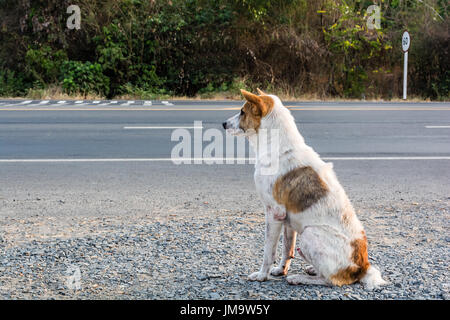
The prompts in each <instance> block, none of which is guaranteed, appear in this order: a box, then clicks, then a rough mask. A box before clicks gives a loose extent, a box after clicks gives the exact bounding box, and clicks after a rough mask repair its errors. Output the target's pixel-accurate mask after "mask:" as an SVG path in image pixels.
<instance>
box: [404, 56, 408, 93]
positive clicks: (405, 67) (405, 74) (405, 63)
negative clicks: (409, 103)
mask: <svg viewBox="0 0 450 320" xmlns="http://www.w3.org/2000/svg"><path fill="white" fill-rule="evenodd" d="M407 75H408V51H406V52H405V58H404V64H403V100H406V88H407V79H406V78H407Z"/></svg>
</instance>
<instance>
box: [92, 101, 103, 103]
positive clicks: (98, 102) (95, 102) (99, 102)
mask: <svg viewBox="0 0 450 320" xmlns="http://www.w3.org/2000/svg"><path fill="white" fill-rule="evenodd" d="M100 102H101V101H92V103H93V104H99V103H100Z"/></svg>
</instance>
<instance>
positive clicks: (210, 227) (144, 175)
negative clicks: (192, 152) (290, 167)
mask: <svg viewBox="0 0 450 320" xmlns="http://www.w3.org/2000/svg"><path fill="white" fill-rule="evenodd" d="M241 104H242V102H239V101H238V102H220V101H219V102H205V101H201V102H198V101H196V102H193V101H187V102H185V101H170V102H168V101H167V102H161V101H158V102H156V101H152V102H151V105H150V103H149V102H148V103H147V104H146V105H144V102H143V101H139V102H127V101H118V102H117V103H111V102H107V101H98V102H93V101H92V102H84V101H79V103H75V102H62V103H59V101H54V102H53V101H49V102H45V101H44V102H41V101H13V102H12V101H0V299H12V298H13V299H17V298H18V299H23V298H31V299H42V298H50V299H52V298H54V299H65V298H80V299H92V298H104V299H111V298H115V299H117V298H119V299H120V298H127V299H449V298H450V292H449V289H450V281H449V272H448V271H449V270H448V265H449V264H450V260H449V255H448V248H449V243H450V237H448V230H449V227H450V226H449V223H448V221H450V220H449V218H450V212H449V207H450V104H449V103H364V102H361V103H356V102H355V103H347V102H345V103H344V102H339V103H319V102H314V103H311V102H288V103H285V104H286V105H288V106H291V110H292V112H293V115H294V117H295V118H296V121H297V125H298V127H299V129H300V131H301V132H302V134H303V136H304V137H305V139H306V141H307V143H308V144H309V145H311V146H312V147H313V148H314V149H315V150H316V151H318V152H319V153H320V155H321V156H322V157H324V158H327V159H328V160H329V161H332V162H333V163H334V167H335V171H336V173H337V176H338V178H339V180H340V182H341V183H342V185H343V186H344V188H345V190H346V191H347V193H348V195H349V198H350V199H351V201H352V203H353V204H354V206H355V209H356V211H357V213H358V215H359V217H360V219H361V221H362V222H363V224H364V226H365V229H366V233H367V237H368V240H369V257H370V260H371V263H374V264H375V265H377V266H378V267H379V268H380V270H381V271H382V273H383V275H384V277H385V278H386V279H388V280H389V281H390V282H391V285H390V286H388V287H386V288H383V289H381V290H377V291H374V292H366V291H365V290H364V289H363V288H362V287H361V286H359V285H354V286H349V287H343V288H325V287H314V286H304V287H292V286H289V285H287V284H286V282H285V281H276V280H275V279H271V280H270V281H268V282H266V283H263V284H260V283H252V282H248V281H247V280H246V276H247V274H249V273H251V272H253V271H255V270H256V269H257V268H258V265H259V263H260V262H261V258H262V243H263V238H264V232H263V230H264V227H263V225H264V216H263V213H262V208H261V205H260V202H259V200H258V198H257V196H256V192H255V188H254V182H253V177H252V176H253V166H252V165H250V164H248V163H246V164H229V165H220V164H213V165H208V164H205V163H202V164H198V165H195V164H192V165H187V164H184V165H175V164H173V163H172V162H171V159H170V155H171V150H172V148H173V147H174V146H175V145H176V144H177V143H178V142H177V141H171V134H172V132H173V130H175V129H174V128H175V127H193V126H194V121H202V126H203V133H206V132H207V131H208V129H211V128H216V129H217V130H218V131H219V132H223V129H222V128H221V123H222V122H223V120H224V119H226V118H228V117H229V116H231V115H233V114H235V113H236V112H238V110H239V108H240V106H241ZM137 127H140V128H137ZM143 127H144V128H143ZM150 127H151V128H150ZM155 127H159V128H155ZM161 127H164V128H161ZM167 127H170V128H167ZM186 130H187V132H193V131H194V130H193V129H190V128H188V129H186ZM224 139H225V138H224ZM208 144H209V142H204V143H203V147H206V146H207V145H208ZM73 265H75V266H77V267H79V268H80V269H81V280H82V283H81V289H80V290H73V289H71V288H68V286H67V284H66V280H67V270H69V267H70V266H73ZM303 267H304V264H303V263H302V262H301V261H300V260H299V259H296V260H295V261H294V262H293V265H292V272H293V273H296V272H297V273H298V272H302V268H303Z"/></svg>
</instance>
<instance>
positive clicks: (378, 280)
mask: <svg viewBox="0 0 450 320" xmlns="http://www.w3.org/2000/svg"><path fill="white" fill-rule="evenodd" d="M359 282H361V283H362V285H363V286H364V288H366V289H368V290H373V289H375V288H378V287H381V286H385V285H388V284H389V282H387V281H386V280H384V279H383V278H382V277H381V272H380V270H378V269H377V268H375V267H374V266H372V265H371V266H370V267H369V269H367V272H366V274H365V275H364V277H362V278H361V280H359Z"/></svg>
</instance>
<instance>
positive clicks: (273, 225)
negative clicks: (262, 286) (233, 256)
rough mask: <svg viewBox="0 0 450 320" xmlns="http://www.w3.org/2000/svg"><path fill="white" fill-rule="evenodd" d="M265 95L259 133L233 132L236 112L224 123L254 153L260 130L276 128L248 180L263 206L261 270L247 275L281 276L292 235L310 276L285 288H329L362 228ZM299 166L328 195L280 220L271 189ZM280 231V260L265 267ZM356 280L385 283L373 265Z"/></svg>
mask: <svg viewBox="0 0 450 320" xmlns="http://www.w3.org/2000/svg"><path fill="white" fill-rule="evenodd" d="M269 96H270V97H271V98H272V99H273V101H274V106H273V108H272V110H271V111H270V112H269V113H268V114H267V115H266V116H264V117H263V118H262V119H261V124H260V128H259V130H257V131H251V132H243V130H242V129H240V128H239V118H240V114H237V115H235V116H234V117H232V118H230V119H228V120H227V122H226V124H227V128H228V129H227V131H228V132H229V133H230V134H233V135H245V136H247V138H248V140H249V142H250V145H251V146H252V147H253V148H254V149H257V145H258V141H259V139H260V138H261V137H260V134H261V132H264V129H266V130H271V129H278V130H279V141H280V144H279V147H278V150H276V149H277V148H271V147H267V148H264V152H256V163H255V175H254V178H255V184H256V189H257V192H258V194H259V196H260V198H261V200H262V203H263V205H264V211H265V216H266V235H265V245H264V259H263V263H262V266H261V269H260V270H259V271H258V272H254V273H252V274H250V275H249V280H252V281H255V280H256V281H265V280H267V278H268V275H269V272H270V273H271V274H272V275H274V276H279V275H285V274H287V272H288V269H289V265H290V262H291V258H293V255H294V246H295V243H296V237H297V238H298V246H299V252H300V255H301V256H302V258H303V259H304V260H305V261H306V262H307V263H309V264H311V265H312V266H313V268H310V269H309V270H308V271H307V272H308V273H309V274H310V275H293V276H289V277H287V281H288V282H289V283H291V284H320V285H330V284H331V281H330V277H331V276H333V275H334V274H336V273H337V272H338V271H339V270H341V269H343V268H346V267H348V266H349V265H352V263H353V262H352V260H351V254H352V248H351V245H350V243H351V241H352V240H354V239H358V238H361V234H362V232H363V231H364V229H363V226H362V224H361V223H360V221H359V219H358V218H357V216H356V214H355V212H354V209H353V207H352V205H351V203H350V201H349V199H348V198H347V195H346V193H345V191H344V189H343V188H342V186H341V185H340V183H339V182H338V180H337V178H336V176H335V173H334V171H333V165H332V164H331V163H325V162H324V161H322V160H321V159H320V157H319V155H318V154H317V153H316V152H315V151H314V150H313V149H312V148H311V147H309V146H307V145H306V144H305V141H304V138H303V137H302V135H301V134H300V132H299V131H298V129H297V126H296V124H295V121H294V118H293V116H292V115H291V113H290V111H289V110H288V109H287V108H286V107H284V106H283V104H282V102H281V101H280V99H279V98H278V97H276V96H274V95H269ZM271 143H273V141H271V139H270V134H269V135H268V138H267V144H271ZM272 149H274V150H272ZM273 152H277V154H273ZM274 159H276V161H278V163H277V164H276V172H275V173H274V174H270V175H267V174H264V173H263V170H264V169H265V168H267V167H270V166H272V164H273V160H274ZM305 166H310V167H311V168H312V169H314V171H315V172H317V174H318V175H319V177H320V178H321V179H322V180H323V181H324V182H325V183H326V185H327V187H328V190H329V192H327V194H326V196H324V197H323V198H321V199H320V200H319V201H318V202H316V203H315V204H313V205H312V206H311V207H309V208H307V209H306V210H304V211H302V212H301V213H291V212H286V219H284V220H281V221H280V219H277V216H279V213H280V211H283V210H284V211H285V208H284V207H283V206H280V205H279V204H278V203H277V202H276V201H275V199H274V197H273V195H272V188H273V185H274V183H275V181H276V180H277V178H278V177H280V176H282V175H284V174H286V173H287V172H289V171H291V170H293V169H295V168H298V167H305ZM343 212H346V219H343V217H342V214H343ZM282 228H283V229H284V236H283V252H282V259H281V261H280V263H279V265H278V266H277V267H274V268H272V269H271V267H272V265H273V263H274V262H275V258H276V248H277V243H278V241H279V238H280V233H281V230H282ZM314 274H315V275H314ZM360 282H361V283H362V284H363V285H364V287H366V288H368V289H372V288H375V287H378V286H380V285H385V284H387V282H386V281H385V280H383V279H382V277H381V274H380V272H379V271H378V270H377V269H376V268H375V267H373V266H370V267H369V269H368V270H367V272H366V274H365V275H364V277H363V278H362V279H360Z"/></svg>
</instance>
